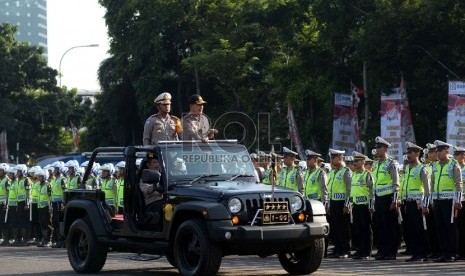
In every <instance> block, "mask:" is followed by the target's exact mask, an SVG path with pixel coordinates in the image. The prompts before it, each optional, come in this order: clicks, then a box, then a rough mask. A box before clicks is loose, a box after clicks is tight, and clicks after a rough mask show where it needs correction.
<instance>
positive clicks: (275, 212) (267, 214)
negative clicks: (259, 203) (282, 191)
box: [263, 201, 290, 224]
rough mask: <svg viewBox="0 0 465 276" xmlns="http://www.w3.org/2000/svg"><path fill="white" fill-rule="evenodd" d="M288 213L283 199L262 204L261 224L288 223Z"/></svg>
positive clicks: (287, 207)
mask: <svg viewBox="0 0 465 276" xmlns="http://www.w3.org/2000/svg"><path fill="white" fill-rule="evenodd" d="M289 215H290V214H289V206H288V204H287V202H285V201H282V202H265V203H264V204H263V224H273V223H288V222H289Z"/></svg>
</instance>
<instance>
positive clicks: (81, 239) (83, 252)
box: [74, 231, 89, 262]
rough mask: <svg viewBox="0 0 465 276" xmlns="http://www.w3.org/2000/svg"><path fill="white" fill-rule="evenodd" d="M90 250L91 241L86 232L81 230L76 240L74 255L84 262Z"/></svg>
mask: <svg viewBox="0 0 465 276" xmlns="http://www.w3.org/2000/svg"><path fill="white" fill-rule="evenodd" d="M88 250H89V241H88V239H87V236H86V234H85V233H84V232H82V231H81V232H79V233H77V235H76V238H75V240H74V255H75V256H76V258H77V259H79V260H80V261H82V262H84V261H85V260H86V258H87V254H88Z"/></svg>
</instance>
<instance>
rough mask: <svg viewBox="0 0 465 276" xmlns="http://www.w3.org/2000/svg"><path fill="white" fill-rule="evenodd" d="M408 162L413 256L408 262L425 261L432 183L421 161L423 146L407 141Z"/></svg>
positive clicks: (406, 190)
mask: <svg viewBox="0 0 465 276" xmlns="http://www.w3.org/2000/svg"><path fill="white" fill-rule="evenodd" d="M405 148H406V149H407V160H408V164H407V165H405V166H404V171H405V173H404V187H403V193H404V198H405V223H406V225H407V226H408V228H409V229H408V231H409V234H410V235H409V239H410V247H411V250H412V257H411V258H409V259H407V260H405V261H406V262H418V261H419V262H423V261H426V258H427V255H428V249H429V248H428V236H427V233H426V218H425V215H427V214H428V213H429V211H428V205H429V198H430V183H429V178H428V171H427V170H426V168H425V166H424V165H423V164H422V163H420V152H421V150H423V149H422V148H421V147H419V146H417V145H415V144H414V143H411V142H407V143H406V144H405Z"/></svg>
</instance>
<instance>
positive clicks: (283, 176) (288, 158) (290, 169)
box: [277, 147, 304, 194]
mask: <svg viewBox="0 0 465 276" xmlns="http://www.w3.org/2000/svg"><path fill="white" fill-rule="evenodd" d="M297 155H298V153H297V152H295V151H292V150H290V149H288V148H286V147H283V156H284V165H286V167H285V168H283V169H282V170H281V172H280V173H279V175H278V179H277V181H278V183H277V184H278V185H279V186H282V187H285V188H289V189H291V190H294V191H298V192H300V193H302V194H303V192H304V187H303V181H302V175H301V174H300V171H299V169H298V168H297V166H296V165H295V163H294V161H295V159H296V156H297Z"/></svg>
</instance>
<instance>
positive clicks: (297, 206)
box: [290, 195, 304, 214]
mask: <svg viewBox="0 0 465 276" xmlns="http://www.w3.org/2000/svg"><path fill="white" fill-rule="evenodd" d="M290 204H291V213H293V214H294V213H296V212H298V211H301V210H302V207H303V206H304V202H303V201H302V198H301V197H300V196H297V195H295V196H293V197H291V200H290Z"/></svg>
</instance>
